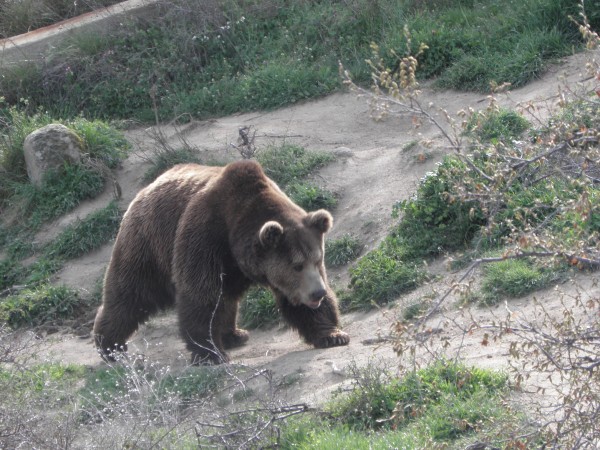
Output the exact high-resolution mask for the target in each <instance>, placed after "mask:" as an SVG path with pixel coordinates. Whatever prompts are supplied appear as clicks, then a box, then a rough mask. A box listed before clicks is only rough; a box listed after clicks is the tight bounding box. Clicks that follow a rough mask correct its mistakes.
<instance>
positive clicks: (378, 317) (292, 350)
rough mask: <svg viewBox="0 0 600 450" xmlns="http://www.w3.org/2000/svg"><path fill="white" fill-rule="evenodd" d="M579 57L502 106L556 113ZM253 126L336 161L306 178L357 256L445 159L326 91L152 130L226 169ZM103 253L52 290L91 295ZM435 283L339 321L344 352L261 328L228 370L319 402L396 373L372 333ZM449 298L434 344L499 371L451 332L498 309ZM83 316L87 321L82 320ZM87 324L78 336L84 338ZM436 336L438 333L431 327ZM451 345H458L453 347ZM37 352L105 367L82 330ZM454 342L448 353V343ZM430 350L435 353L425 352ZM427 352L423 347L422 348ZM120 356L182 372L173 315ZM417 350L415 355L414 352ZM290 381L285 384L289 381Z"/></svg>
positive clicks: (454, 102)
mask: <svg viewBox="0 0 600 450" xmlns="http://www.w3.org/2000/svg"><path fill="white" fill-rule="evenodd" d="M585 60H586V56H585V55H583V54H578V55H574V56H573V57H570V58H567V59H565V60H564V61H562V62H561V63H560V64H558V65H557V66H556V67H554V68H553V69H552V70H550V71H548V73H547V74H546V75H545V76H544V77H543V78H542V79H540V80H537V81H535V82H533V83H531V84H529V85H528V86H526V87H524V88H522V89H519V90H516V91H513V92H510V93H509V94H502V95H501V96H500V97H499V100H500V102H501V104H503V105H506V106H510V107H514V108H519V107H523V106H524V105H526V104H528V103H530V102H532V103H533V104H535V105H536V107H537V108H538V112H537V114H539V115H541V116H544V115H546V114H547V113H548V109H549V108H550V109H551V108H554V107H555V105H556V103H557V101H558V100H559V97H558V92H559V86H560V84H561V83H562V82H563V81H564V80H567V81H568V82H569V83H570V84H571V85H574V84H575V83H578V82H580V81H583V80H585V79H586V76H585V75H584V74H583V72H584V68H585ZM430 103H431V104H433V105H435V106H432V109H431V110H432V111H433V112H434V113H435V114H436V115H437V116H438V117H439V116H440V114H439V113H438V112H436V111H437V110H438V109H439V108H443V109H445V110H447V111H448V112H449V113H450V114H451V115H453V114H454V113H455V112H457V111H459V110H461V109H465V108H468V107H471V108H474V109H482V108H485V106H486V105H487V99H486V96H485V95H481V94H472V93H457V92H452V91H443V92H439V91H434V90H431V89H428V88H424V91H423V94H422V104H424V105H429V104H430ZM243 126H253V127H254V129H255V130H256V131H257V134H256V144H257V145H258V146H259V147H262V146H266V145H268V144H270V143H275V144H277V143H281V142H282V141H286V142H291V143H296V144H299V145H302V146H304V147H306V148H308V149H314V150H325V151H329V152H333V153H334V154H336V155H337V159H336V161H335V162H334V163H332V164H330V165H328V166H327V167H325V168H324V169H322V170H321V171H320V172H319V173H318V174H315V180H316V181H317V182H319V183H320V184H322V185H323V186H324V187H326V188H328V189H330V190H332V191H334V192H336V193H337V194H338V195H339V204H338V206H337V208H336V209H335V210H334V211H333V215H334V219H335V225H334V229H333V231H332V232H331V235H330V237H331V238H336V237H339V236H341V235H343V234H345V233H353V234H355V235H357V236H358V237H360V238H361V239H362V240H363V242H364V243H365V245H366V249H367V250H368V249H371V248H373V247H374V246H375V245H376V244H377V243H378V242H379V241H380V240H381V239H382V238H383V237H384V236H385V235H386V233H387V231H388V229H389V227H390V225H391V222H392V219H391V217H390V214H391V208H392V205H393V204H394V203H395V202H396V201H398V200H402V199H406V198H408V197H409V196H410V195H411V194H413V193H414V191H415V188H416V185H417V183H418V181H419V179H420V178H422V177H423V176H424V175H425V174H426V173H427V172H428V171H432V170H434V168H435V164H436V163H437V162H438V161H440V160H441V158H442V157H443V155H444V154H445V153H446V152H447V150H446V149H445V148H444V146H443V141H442V139H441V138H440V133H439V130H437V129H436V128H434V127H433V126H431V125H430V124H427V123H423V124H422V126H421V127H419V128H417V129H415V128H414V127H413V122H412V118H411V117H395V118H392V119H389V120H387V121H385V122H374V121H373V120H371V119H370V117H369V108H368V106H367V104H366V102H365V100H364V99H360V98H357V97H356V95H354V94H350V93H343V94H335V95H332V96H329V97H326V98H323V99H320V100H316V101H311V102H306V103H301V104H297V105H295V106H291V107H288V108H284V109H281V110H277V111H271V112H259V113H248V114H239V115H235V116H230V117H224V118H220V119H216V120H210V121H202V122H192V123H190V124H188V125H186V126H185V127H183V128H180V129H175V128H173V127H170V126H164V127H162V132H163V133H164V135H165V136H166V137H167V139H168V141H169V142H170V143H171V144H172V145H173V146H174V147H178V146H179V144H180V143H181V140H182V139H185V140H186V141H187V142H188V143H189V144H190V145H192V146H194V147H197V148H198V149H199V151H200V152H202V153H204V155H205V156H206V158H207V159H218V160H232V159H236V158H238V157H239V156H238V154H237V151H236V150H235V149H234V148H233V147H232V146H231V145H230V144H231V143H236V140H237V136H238V128H239V127H243ZM151 131H152V130H147V129H136V130H132V131H130V132H128V138H129V139H130V140H131V142H132V143H133V144H134V145H135V147H136V150H137V152H138V154H137V155H134V156H132V157H130V158H129V159H128V160H127V161H125V162H124V164H123V167H122V169H120V170H119V171H118V172H117V180H118V182H119V184H120V186H121V189H122V194H123V195H122V198H121V200H120V203H121V206H122V208H125V207H126V206H127V204H128V203H129V202H130V201H131V199H132V198H133V196H134V195H135V193H136V192H137V191H138V190H139V189H140V188H141V186H142V184H141V182H140V177H141V175H142V174H143V173H144V171H145V162H144V159H143V157H142V156H143V155H141V153H143V151H145V150H147V149H149V148H151V147H152V145H153V144H152V139H151V138H150V134H151V133H150V132H151ZM417 140H418V141H422V140H428V141H432V142H433V143H434V145H433V147H430V148H425V147H424V146H422V145H420V144H419V145H416V146H410V148H409V149H405V148H406V145H407V144H408V143H411V142H414V141H417ZM111 198H112V192H109V191H108V190H107V192H105V193H104V194H103V195H102V196H101V197H99V198H97V199H95V200H93V201H91V202H88V203H86V204H84V205H81V207H80V208H78V209H77V210H76V211H74V212H73V213H72V214H69V215H68V216H66V217H63V218H61V219H60V220H59V221H57V222H56V223H54V224H51V225H49V226H48V227H47V228H46V229H45V230H44V231H42V232H41V233H40V235H39V236H38V239H39V240H44V239H48V238H49V237H50V236H52V235H55V234H56V233H57V230H59V229H60V228H61V227H63V226H65V225H66V224H68V223H71V222H73V221H74V220H76V219H77V218H78V217H85V215H86V214H88V213H89V212H90V211H91V210H93V209H95V208H98V207H102V206H105V205H106V203H107V202H108V201H109V200H110V199H111ZM110 252H111V246H110V245H107V246H105V247H104V248H102V249H100V250H98V251H96V252H94V253H92V254H89V255H86V256H84V257H82V258H80V259H78V260H74V261H71V262H70V263H69V264H68V265H67V266H66V267H65V268H64V269H63V270H62V271H61V272H60V273H59V274H58V275H57V280H56V281H57V282H59V283H65V284H68V285H70V286H73V287H76V288H80V289H92V288H93V285H94V283H95V282H96V280H98V279H99V277H101V276H102V274H103V272H104V270H105V268H106V265H107V263H108V260H109V258H110ZM434 269H435V271H436V272H439V273H440V274H441V275H442V276H441V278H439V279H437V280H436V281H435V282H433V283H431V284H429V285H426V286H423V287H421V288H420V289H418V290H417V291H415V292H413V293H411V294H409V295H407V296H404V297H402V298H400V299H399V300H398V301H397V302H396V305H395V306H394V307H392V308H391V309H386V310H381V311H371V312H368V313H352V314H348V315H345V316H344V317H343V325H344V329H345V330H346V331H347V332H348V333H350V335H351V337H352V342H351V343H350V345H349V346H347V347H339V348H333V349H328V350H315V349H313V348H310V347H309V346H307V345H305V344H304V343H302V341H301V340H300V339H299V338H298V336H297V335H296V334H295V333H293V332H291V331H289V330H287V329H285V328H282V327H280V328H275V329H271V330H264V331H263V330H259V331H253V332H252V333H251V339H250V342H249V343H248V345H246V346H245V347H243V348H240V349H236V350H234V351H232V352H231V356H232V360H233V361H234V362H235V363H243V364H247V365H249V366H252V367H257V368H259V367H266V368H269V369H271V370H272V371H273V374H274V376H275V378H276V379H283V378H284V377H286V379H293V380H295V382H294V383H291V386H290V387H289V389H288V391H287V395H288V396H289V397H290V399H294V400H295V401H300V400H305V401H309V402H320V401H322V400H324V399H325V398H326V396H325V395H323V394H324V393H326V392H329V391H331V390H332V389H334V388H335V387H337V386H339V385H340V383H343V382H344V380H346V379H347V376H346V374H345V372H344V368H345V367H346V366H347V365H348V364H349V363H350V362H356V363H357V364H358V365H362V364H366V363H367V362H368V361H376V362H378V363H382V364H388V365H390V366H394V365H395V364H396V362H397V358H396V356H395V355H394V353H393V351H392V349H391V345H390V344H389V343H385V342H384V343H380V344H377V343H376V342H377V341H378V339H377V337H378V336H384V337H385V336H387V335H388V334H389V332H390V325H391V324H392V323H393V322H394V319H395V317H397V315H398V314H399V312H400V311H401V309H402V306H403V305H406V304H410V303H411V302H414V301H416V299H419V298H421V297H422V296H424V295H433V294H435V293H439V292H443V291H444V290H445V289H446V288H447V286H449V285H450V283H451V282H452V281H453V280H454V279H455V278H457V277H458V276H459V275H460V274H449V273H447V272H446V270H445V268H444V265H443V264H442V263H436V267H435V268H434ZM330 279H331V281H332V284H334V285H338V286H344V285H345V284H346V283H347V269H341V270H337V271H330ZM581 282H582V283H583V284H585V285H586V286H588V288H589V289H588V291H589V295H598V291H597V289H598V288H594V287H592V285H591V284H590V283H591V282H590V280H589V279H585V278H584V279H583V280H581ZM537 295H539V296H543V297H544V298H547V299H548V301H555V300H556V301H558V300H557V297H556V296H554V297H556V298H554V297H553V295H554V294H553V291H552V290H548V292H543V293H538V294H537ZM452 302H453V299H451V298H450V299H448V301H447V302H446V305H447V306H448V307H449V308H450V310H449V312H448V314H447V315H445V316H444V317H441V316H440V317H437V318H434V319H433V320H432V321H431V328H432V330H434V331H436V333H435V336H436V338H435V340H436V342H439V339H438V338H440V337H442V338H449V339H450V341H451V342H453V345H452V348H451V349H450V351H455V350H457V349H458V348H459V347H460V350H461V352H462V355H463V356H464V357H465V358H466V359H467V362H470V363H473V364H479V365H483V366H489V367H503V366H504V365H505V364H506V354H507V347H506V346H500V345H498V346H487V347H486V346H482V345H480V342H481V340H482V337H481V333H477V332H476V333H473V334H471V335H469V336H467V338H466V339H465V340H462V336H463V334H462V332H461V331H460V330H459V329H458V328H456V327H455V325H452V326H450V325H448V326H446V324H451V321H449V317H450V318H452V320H454V321H455V323H462V324H467V325H468V323H470V322H469V321H471V320H472V317H471V314H473V315H474V316H477V317H480V318H482V319H483V320H488V319H489V320H491V319H492V318H493V317H494V315H496V314H500V315H502V314H504V310H503V309H502V308H503V307H500V308H499V309H495V310H482V309H475V310H473V311H462V310H455V309H453V307H451V306H450V305H452ZM510 308H511V310H513V311H515V312H516V313H518V314H522V315H523V317H527V316H528V315H530V314H532V313H531V302H530V299H528V298H524V299H520V300H517V301H511V303H510ZM92 317H93V316H90V319H91V318H92ZM89 326H90V324H89V323H88V324H87V325H86V327H87V328H85V327H84V330H86V331H87V330H89ZM438 329H439V330H440V331H439V333H438V332H437V330H438ZM459 337H460V342H459V344H460V345H458V344H457V343H456V340H457V339H458V338H459ZM42 339H43V340H44V347H43V348H44V351H43V352H42V354H40V356H42V357H44V358H48V359H51V360H59V361H63V362H65V363H80V364H86V365H90V366H99V365H101V364H103V363H102V362H101V360H100V358H99V357H98V355H97V354H96V352H95V350H94V347H93V344H92V340H91V339H90V337H89V335H88V334H87V332H86V333H84V336H83V337H78V336H76V335H74V334H73V333H72V332H71V331H70V330H65V331H63V332H58V333H54V334H50V335H46V336H43V337H42ZM454 344H456V345H454ZM433 345H434V346H435V344H433ZM423 348H424V350H425V347H423ZM130 349H131V350H133V351H138V352H141V353H144V354H146V355H147V356H148V357H149V358H151V359H152V360H156V361H160V363H161V364H163V363H164V364H173V365H175V366H180V367H182V366H184V365H185V364H186V359H187V352H186V351H185V349H184V346H183V344H182V343H181V341H180V339H179V337H178V335H177V327H176V324H175V318H174V316H173V314H167V315H164V316H161V317H156V318H154V319H153V320H151V321H150V322H149V323H148V324H147V325H145V326H143V327H142V328H141V329H140V330H139V332H138V333H137V334H136V335H135V336H134V337H133V340H132V343H131V344H130ZM426 353H427V352H426V351H424V354H426ZM290 377H291V378H290Z"/></svg>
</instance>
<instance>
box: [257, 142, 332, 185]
mask: <svg viewBox="0 0 600 450" xmlns="http://www.w3.org/2000/svg"><path fill="white" fill-rule="evenodd" d="M256 159H257V161H258V162H259V163H260V164H261V165H262V167H263V170H264V171H265V173H266V174H267V176H268V177H269V178H271V179H272V180H273V181H275V183H277V184H279V185H280V186H283V187H285V186H288V185H290V184H292V183H294V182H296V181H298V180H301V179H303V178H305V177H307V176H308V175H310V174H311V173H313V172H314V171H315V170H317V169H319V168H321V167H323V166H325V165H326V164H328V163H330V162H331V161H333V160H334V156H333V155H331V154H330V153H325V152H316V151H308V150H306V149H305V148H304V147H300V146H298V145H290V144H284V145H281V146H271V147H268V148H266V149H264V150H262V151H260V152H259V153H258V155H257V157H256Z"/></svg>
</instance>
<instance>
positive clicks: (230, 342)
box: [221, 298, 250, 348]
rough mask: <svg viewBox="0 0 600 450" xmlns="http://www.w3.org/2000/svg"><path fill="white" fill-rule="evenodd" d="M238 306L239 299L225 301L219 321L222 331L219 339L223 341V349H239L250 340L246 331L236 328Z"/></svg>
mask: <svg viewBox="0 0 600 450" xmlns="http://www.w3.org/2000/svg"><path fill="white" fill-rule="evenodd" d="M238 305H239V299H237V298H236V299H231V300H227V301H226V303H225V308H224V311H223V318H222V320H221V323H222V330H223V332H222V333H221V339H222V340H223V347H224V348H235V347H240V346H242V345H244V344H245V343H246V342H248V339H249V338H250V334H249V333H248V331H246V330H243V329H241V328H238V326H237V316H238Z"/></svg>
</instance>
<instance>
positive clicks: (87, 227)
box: [43, 201, 121, 260]
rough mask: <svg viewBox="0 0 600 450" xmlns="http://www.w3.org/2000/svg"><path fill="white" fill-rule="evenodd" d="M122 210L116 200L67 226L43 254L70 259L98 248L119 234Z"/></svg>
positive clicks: (56, 258) (47, 256)
mask: <svg viewBox="0 0 600 450" xmlns="http://www.w3.org/2000/svg"><path fill="white" fill-rule="evenodd" d="M120 223H121V212H120V211H119V207H118V206H117V203H116V202H115V201H112V202H110V203H109V204H108V206H106V207H105V208H102V209H99V210H97V211H95V212H93V213H91V214H89V215H88V216H86V217H85V219H83V220H80V221H78V222H76V223H74V224H73V225H70V226H68V227H67V228H65V229H64V230H63V231H62V232H61V233H60V234H59V235H58V236H57V237H56V239H54V240H53V241H52V242H50V243H49V244H48V245H47V246H46V247H44V251H43V256H44V257H46V258H48V259H54V260H68V259H73V258H77V257H78V256H81V255H84V254H86V253H89V252H91V251H93V250H96V249H97V248H99V247H100V246H102V245H104V244H105V243H107V242H109V241H110V240H111V239H113V238H114V237H115V236H116V235H117V230H118V229H119V225H120Z"/></svg>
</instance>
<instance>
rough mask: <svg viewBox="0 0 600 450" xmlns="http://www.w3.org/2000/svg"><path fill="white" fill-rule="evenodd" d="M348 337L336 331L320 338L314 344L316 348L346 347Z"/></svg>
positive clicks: (346, 334) (348, 340)
mask: <svg viewBox="0 0 600 450" xmlns="http://www.w3.org/2000/svg"><path fill="white" fill-rule="evenodd" d="M349 342H350V336H349V335H348V333H344V332H343V331H339V330H338V331H336V332H335V333H332V334H330V335H329V336H325V337H322V338H320V339H318V340H316V341H315V342H314V346H315V347H316V348H328V347H338V346H340V345H348V343H349Z"/></svg>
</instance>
